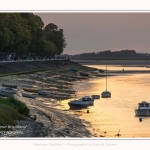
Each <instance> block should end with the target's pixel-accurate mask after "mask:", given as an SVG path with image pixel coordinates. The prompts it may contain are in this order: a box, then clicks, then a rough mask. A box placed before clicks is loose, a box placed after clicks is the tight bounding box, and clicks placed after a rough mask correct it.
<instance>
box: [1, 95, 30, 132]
mask: <svg viewBox="0 0 150 150" xmlns="http://www.w3.org/2000/svg"><path fill="white" fill-rule="evenodd" d="M29 112H30V110H29V109H28V108H27V106H26V104H25V103H22V102H20V101H19V100H17V99H15V98H11V97H10V98H0V126H8V125H16V124H17V123H16V122H15V121H14V120H20V119H27V117H28V116H29ZM0 130H1V129H0Z"/></svg>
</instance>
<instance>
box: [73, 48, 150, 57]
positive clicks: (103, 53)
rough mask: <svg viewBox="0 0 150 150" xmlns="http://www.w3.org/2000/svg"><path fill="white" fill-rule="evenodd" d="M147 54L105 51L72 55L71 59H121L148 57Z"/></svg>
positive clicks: (133, 51)
mask: <svg viewBox="0 0 150 150" xmlns="http://www.w3.org/2000/svg"><path fill="white" fill-rule="evenodd" d="M148 56H149V54H147V53H136V51H135V50H128V49H125V50H120V51H113V52H112V51H110V50H106V51H100V52H97V53H96V52H92V53H82V54H77V55H73V57H74V58H75V57H93V58H95V57H98V58H113V57H114V58H122V57H132V58H134V57H137V58H138V57H139V58H140V57H148Z"/></svg>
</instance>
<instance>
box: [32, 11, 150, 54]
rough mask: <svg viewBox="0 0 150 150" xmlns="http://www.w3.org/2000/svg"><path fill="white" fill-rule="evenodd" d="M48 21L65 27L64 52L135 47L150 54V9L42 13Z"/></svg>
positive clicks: (40, 14)
mask: <svg viewBox="0 0 150 150" xmlns="http://www.w3.org/2000/svg"><path fill="white" fill-rule="evenodd" d="M34 14H37V15H38V16H40V17H41V18H42V20H43V21H44V24H45V25H47V24H48V23H54V24H56V25H57V26H58V28H59V29H63V30H64V37H65V39H66V43H67V46H66V48H65V49H64V54H80V53H86V52H100V51H105V50H111V51H120V50H124V49H129V50H135V51H136V52H137V53H150V13H149V12H147V13H146V12H145V13H144V12H138V13H135V12H126V13H124V12H123V13H121V12H113V13H108V12H83V13H81V12H80V13H79V12H72V13H70V12H66V13H65V12H62V13H61V12H60V13H55V12H53V13H52V12H49V13H48V12H47V13H45V12H43V13H42V12H40V13H34Z"/></svg>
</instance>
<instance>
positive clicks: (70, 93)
mask: <svg viewBox="0 0 150 150" xmlns="http://www.w3.org/2000/svg"><path fill="white" fill-rule="evenodd" d="M57 62H58V61H57ZM57 62H56V61H55V63H57ZM49 63H50V62H49ZM55 63H54V62H51V63H50V64H51V66H50V65H48V63H46V66H48V67H47V68H46V67H45V68H44V69H45V71H41V69H43V68H39V72H38V69H37V71H36V72H34V73H31V72H32V71H31V70H30V71H31V72H30V73H29V72H28V74H27V73H26V74H23V73H20V71H19V70H20V68H18V70H17V68H15V71H16V72H18V73H19V74H16V75H7V76H2V77H0V84H2V83H5V84H15V85H17V86H18V87H17V90H18V92H17V94H16V95H15V97H16V99H18V100H20V101H22V102H24V103H26V105H27V106H28V108H29V109H30V116H31V117H35V118H36V120H35V121H33V120H30V119H28V120H20V121H18V125H19V126H20V128H19V129H18V128H17V127H16V128H15V127H14V130H13V131H12V132H9V133H7V134H4V135H1V136H2V137H50V138H51V137H65V138H67V137H94V136H95V135H93V134H92V133H91V132H90V131H89V130H88V127H90V126H91V124H90V122H87V121H86V120H81V119H80V118H79V117H78V115H76V114H75V113H72V112H70V111H69V110H65V111H62V110H59V109H57V108H56V106H58V105H60V104H59V101H61V100H67V99H71V98H74V95H75V91H74V89H73V84H74V81H79V80H88V79H89V78H91V77H95V76H97V75H99V74H98V70H97V69H94V68H90V67H85V66H82V65H80V64H78V63H74V62H71V61H67V62H66V64H65V65H64V61H63V63H62V61H61V62H60V61H59V63H57V64H58V65H55ZM11 65H12V64H11ZM19 65H20V67H21V64H19ZM24 65H25V64H24V63H23V64H22V68H28V69H26V70H25V69H24V71H29V68H31V67H29V66H24ZM70 68H76V69H77V70H78V71H79V72H80V71H81V72H86V73H88V74H89V75H88V76H82V75H80V74H79V73H76V72H71V71H70V70H69V69H70ZM5 73H6V72H5ZM23 88H34V89H43V90H45V91H48V92H50V95H49V96H40V95H38V97H37V98H36V99H31V98H25V97H22V94H21V92H25V91H24V90H23ZM26 93H27V92H26ZM23 127H25V128H23Z"/></svg>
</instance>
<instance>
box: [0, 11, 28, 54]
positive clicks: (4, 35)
mask: <svg viewBox="0 0 150 150" xmlns="http://www.w3.org/2000/svg"><path fill="white" fill-rule="evenodd" d="M0 19H1V21H2V22H1V23H0V43H1V44H0V45H1V49H0V50H1V52H4V53H12V52H15V53H17V54H23V53H25V52H26V51H27V49H28V46H29V44H30V32H29V30H28V27H27V24H26V22H25V20H23V19H22V18H21V17H20V15H19V14H18V13H7V14H5V13H1V14H0Z"/></svg>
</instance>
